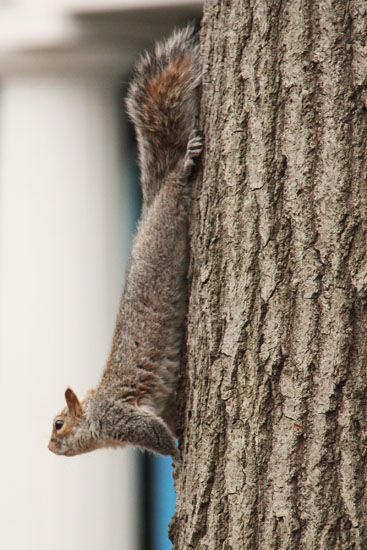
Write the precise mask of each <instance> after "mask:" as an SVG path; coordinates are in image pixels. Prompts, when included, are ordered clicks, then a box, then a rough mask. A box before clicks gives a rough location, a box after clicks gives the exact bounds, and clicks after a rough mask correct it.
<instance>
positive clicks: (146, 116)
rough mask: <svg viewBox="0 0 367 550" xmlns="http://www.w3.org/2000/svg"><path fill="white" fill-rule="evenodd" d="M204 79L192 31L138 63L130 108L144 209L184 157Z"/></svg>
mask: <svg viewBox="0 0 367 550" xmlns="http://www.w3.org/2000/svg"><path fill="white" fill-rule="evenodd" d="M200 76H201V67H200V61H199V45H198V38H197V34H196V33H195V31H194V27H193V26H188V27H186V28H185V29H183V30H178V31H176V32H175V33H173V35H171V37H170V38H169V39H168V40H166V41H163V42H159V43H157V44H156V46H155V49H154V51H153V53H148V52H146V53H144V54H143V55H142V56H141V58H140V60H139V61H138V63H137V64H136V67H135V72H134V76H133V80H132V82H131V84H130V87H129V91H128V96H127V99H126V106H127V111H128V114H129V116H130V118H131V120H132V122H133V123H134V126H135V130H136V135H137V140H138V147H139V157H140V165H141V181H142V189H143V198H144V206H149V204H150V202H151V200H152V199H153V198H154V196H155V195H156V193H157V192H158V191H159V189H160V187H161V185H162V184H163V183H164V180H165V177H166V175H167V174H168V173H169V172H170V171H171V170H172V169H173V168H174V167H175V165H176V163H177V161H178V160H179V159H180V158H182V157H183V156H184V154H185V151H186V146H187V142H188V139H189V136H190V133H191V132H192V130H193V128H194V125H195V117H196V115H197V110H198V92H197V88H198V86H199V83H200Z"/></svg>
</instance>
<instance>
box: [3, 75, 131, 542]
mask: <svg viewBox="0 0 367 550" xmlns="http://www.w3.org/2000/svg"><path fill="white" fill-rule="evenodd" d="M121 112H122V104H121V108H120V112H119V110H118V108H117V106H116V91H115V89H114V86H113V83H112V82H108V81H106V80H104V79H103V78H97V77H96V78H89V77H83V76H79V77H74V78H73V77H71V76H67V75H65V76H60V75H55V76H53V75H38V76H34V75H33V76H7V77H5V78H4V79H3V80H2V82H1V88H0V440H1V452H0V548H2V549H4V550H33V549H34V550H36V549H37V550H46V549H52V550H65V549H67V550H84V549H85V550H134V549H135V548H136V529H135V522H136V518H137V509H136V508H137V506H136V488H137V471H136V463H135V460H134V459H135V455H134V454H133V452H132V451H125V450H124V451H111V450H110V451H97V452H95V453H91V454H89V455H84V456H80V457H73V458H64V457H58V456H55V455H53V454H51V453H50V452H49V451H48V449H47V443H48V439H49V435H50V430H51V422H52V419H53V416H54V415H55V414H56V413H57V412H58V411H59V410H60V409H61V408H62V407H63V406H64V401H63V394H64V390H65V388H66V387H67V386H68V385H70V386H71V387H72V388H73V389H74V390H75V391H76V392H77V393H78V394H80V395H81V396H83V394H84V392H85V391H86V390H87V389H88V388H89V387H93V386H94V385H96V384H97V383H98V380H99V377H100V375H101V373H102V370H103V368H104V365H105V362H106V358H107V355H108V351H109V347H110V344H111V338H112V331H113V325H114V320H115V314H116V312H117V307H118V302H119V298H120V291H121V288H122V283H123V274H124V269H125V265H126V256H127V249H128V241H129V235H130V229H131V223H132V222H131V214H130V212H131V205H130V203H129V200H130V199H129V193H128V187H127V186H124V178H123V167H122V158H123V157H122V155H121V154H120V152H119V135H118V122H119V121H118V116H120V113H121ZM125 185H126V180H125Z"/></svg>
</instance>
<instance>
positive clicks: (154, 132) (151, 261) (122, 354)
mask: <svg viewBox="0 0 367 550" xmlns="http://www.w3.org/2000/svg"><path fill="white" fill-rule="evenodd" d="M178 69H180V70H181V69H182V72H181V73H179V72H178ZM199 81H200V65H199V60H198V46H197V43H196V39H195V37H194V34H193V30H192V28H191V27H188V28H187V29H184V30H182V31H179V32H175V33H174V34H173V36H172V37H171V38H170V39H169V40H167V41H166V42H164V43H161V44H158V45H157V46H156V48H155V52H154V54H153V55H152V56H151V55H149V54H144V55H143V56H142V58H141V60H140V62H139V63H138V64H137V68H136V74H135V77H134V80H133V82H132V84H131V86H130V90H129V95H128V99H127V106H128V111H129V114H130V117H131V118H132V120H133V122H134V124H135V127H136V132H137V139H138V146H139V156H140V160H141V181H142V187H143V197H144V205H143V215H142V219H141V221H140V225H139V229H138V233H137V236H136V239H135V242H134V246H133V251H132V255H131V260H130V269H129V272H128V276H127V281H126V286H125V292H124V294H123V297H122V300H121V305H120V310H119V314H118V317H117V322H116V328H115V333H114V337H113V345H112V350H111V354H110V357H109V359H108V363H107V366H106V369H105V371H104V373H103V375H102V379H101V382H100V384H99V386H98V388H97V389H96V390H92V391H91V392H90V393H89V394H88V395H87V397H86V398H85V400H84V401H83V402H82V403H79V401H78V399H77V397H76V396H75V394H74V392H72V390H67V397H66V399H67V405H68V407H67V408H66V409H65V410H64V411H63V412H62V413H61V414H60V415H59V416H58V417H57V419H62V420H63V421H64V422H65V424H64V427H63V428H62V429H60V430H56V427H55V426H54V429H53V433H52V437H51V442H50V445H49V448H50V450H52V451H53V452H56V453H57V454H65V455H67V456H71V455H74V454H80V453H83V452H88V451H91V450H94V449H96V448H99V447H106V446H109V447H114V446H124V445H126V444H130V445H134V446H137V447H140V448H143V449H148V450H150V451H153V452H157V453H161V454H164V455H168V454H172V455H173V454H175V453H176V447H175V392H176V384H177V378H178V373H179V366H180V356H181V346H182V336H183V332H184V330H183V324H184V319H185V314H186V306H187V289H186V272H187V249H188V242H187V241H188V215H189V207H190V186H189V183H188V178H189V176H190V173H191V169H192V166H193V164H194V159H195V158H196V157H198V156H199V155H200V153H201V150H202V141H201V138H200V136H199V135H198V134H197V132H195V131H194V128H195V117H196V115H197V105H198V101H197V94H196V89H197V87H198V84H199ZM167 86H169V87H168V88H165V87H167Z"/></svg>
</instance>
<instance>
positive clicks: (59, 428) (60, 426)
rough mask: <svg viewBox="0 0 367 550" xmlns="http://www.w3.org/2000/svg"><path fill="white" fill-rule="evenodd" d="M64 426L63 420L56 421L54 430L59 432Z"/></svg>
mask: <svg viewBox="0 0 367 550" xmlns="http://www.w3.org/2000/svg"><path fill="white" fill-rule="evenodd" d="M63 425H64V421H63V420H56V421H55V428H56V430H57V431H58V430H61V428H62V427H63Z"/></svg>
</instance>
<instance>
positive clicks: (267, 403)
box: [172, 0, 367, 550]
mask: <svg viewBox="0 0 367 550" xmlns="http://www.w3.org/2000/svg"><path fill="white" fill-rule="evenodd" d="M204 12H205V15H204V22H203V32H202V52H203V62H204V82H203V96H202V123H203V129H204V136H205V154H204V158H203V167H204V168H203V174H202V178H200V181H199V180H198V181H197V182H196V184H195V186H194V204H193V216H192V228H191V231H192V236H191V250H192V252H191V254H192V257H191V282H192V286H191V296H190V306H189V316H188V340H187V372H186V380H185V384H184V385H185V389H184V392H183V393H184V395H183V397H182V403H183V407H184V411H183V430H184V433H183V439H182V444H183V463H182V466H181V467H180V468H179V469H178V471H177V474H176V488H177V492H178V504H177V514H176V520H175V524H174V528H173V529H172V531H173V538H174V541H175V549H176V550H187V549H195V550H198V549H208V550H216V549H218V550H219V549H220V550H230V549H232V550H241V549H249V550H250V549H251V550H254V549H259V550H270V549H291V550H295V549H309V550H319V549H320V550H323V549H328V550H335V549H348V550H349V549H366V548H367V491H366V480H367V451H366V439H367V429H366V420H367V399H366V396H367V368H366V367H367V254H366V253H367V181H366V174H367V167H366V138H367V109H366V107H367V85H366V83H367V79H366V75H367V45H366V39H367V32H366V29H367V2H366V0H349V1H346V0H334V1H332V0H318V1H316V0H315V1H312V0H302V1H301V0H289V1H288V2H286V1H285V0H283V1H282V0H261V1H256V2H255V1H254V0H247V1H246V0H232V1H228V0H222V1H217V2H213V1H210V0H208V1H207V2H206V5H205V9H204Z"/></svg>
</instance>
